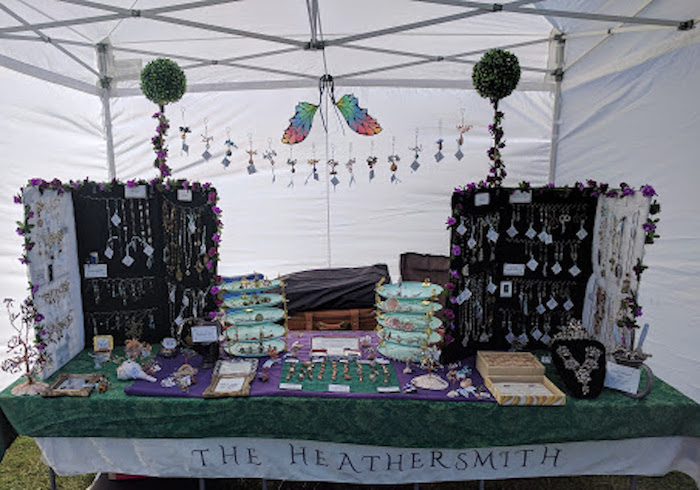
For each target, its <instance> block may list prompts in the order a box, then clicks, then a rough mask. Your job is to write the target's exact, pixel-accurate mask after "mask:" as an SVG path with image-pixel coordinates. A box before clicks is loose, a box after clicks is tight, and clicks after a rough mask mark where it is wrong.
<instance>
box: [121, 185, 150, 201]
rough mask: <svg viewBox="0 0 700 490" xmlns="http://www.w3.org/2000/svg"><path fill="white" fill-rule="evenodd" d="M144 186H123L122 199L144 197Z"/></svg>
mask: <svg viewBox="0 0 700 490" xmlns="http://www.w3.org/2000/svg"><path fill="white" fill-rule="evenodd" d="M146 191H147V189H146V186H145V185H135V186H134V187H124V199H146V197H147V194H146Z"/></svg>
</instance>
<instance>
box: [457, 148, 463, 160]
mask: <svg viewBox="0 0 700 490" xmlns="http://www.w3.org/2000/svg"><path fill="white" fill-rule="evenodd" d="M455 158H456V159H457V160H460V161H461V160H462V158H464V153H462V149H461V148H460V149H459V150H457V153H455Z"/></svg>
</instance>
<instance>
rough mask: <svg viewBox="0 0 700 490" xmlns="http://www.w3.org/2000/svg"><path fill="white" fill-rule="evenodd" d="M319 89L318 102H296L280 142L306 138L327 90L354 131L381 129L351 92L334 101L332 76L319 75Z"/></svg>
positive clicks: (377, 131)
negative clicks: (292, 114)
mask: <svg viewBox="0 0 700 490" xmlns="http://www.w3.org/2000/svg"><path fill="white" fill-rule="evenodd" d="M319 91H320V98H319V99H320V100H319V103H318V104H311V103H309V102H299V103H298V104H297V106H296V108H295V112H294V116H293V117H292V118H291V119H290V120H289V127H287V129H286V130H285V132H284V135H283V136H282V143H286V144H288V145H294V144H296V143H301V142H302V141H304V139H306V137H307V136H308V135H309V131H311V125H312V124H313V119H314V116H315V115H316V111H317V110H318V108H319V107H320V105H321V101H322V100H323V94H324V92H328V95H329V98H330V100H331V101H332V102H333V104H334V105H335V107H336V108H337V109H338V111H339V112H340V113H341V114H342V116H343V117H344V118H345V121H346V122H347V123H348V126H350V129H352V130H353V131H355V132H356V133H358V134H364V135H368V136H372V135H375V134H377V133H379V132H380V131H381V130H382V128H381V126H380V125H379V123H378V122H377V120H376V119H374V118H373V117H372V116H370V115H369V114H367V109H363V108H361V107H360V106H359V105H358V104H357V97H355V96H354V95H353V94H345V95H343V96H342V97H341V98H340V100H339V101H337V102H336V100H335V94H334V86H333V77H331V76H330V75H324V76H322V77H321V80H320V82H319ZM324 126H325V121H324Z"/></svg>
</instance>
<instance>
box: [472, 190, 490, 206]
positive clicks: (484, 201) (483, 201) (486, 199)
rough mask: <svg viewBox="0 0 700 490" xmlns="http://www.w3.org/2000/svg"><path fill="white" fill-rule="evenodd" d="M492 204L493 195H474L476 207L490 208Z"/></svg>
mask: <svg viewBox="0 0 700 490" xmlns="http://www.w3.org/2000/svg"><path fill="white" fill-rule="evenodd" d="M490 202H491V194H489V193H488V192H479V193H478V194H474V206H488V204H489V203H490Z"/></svg>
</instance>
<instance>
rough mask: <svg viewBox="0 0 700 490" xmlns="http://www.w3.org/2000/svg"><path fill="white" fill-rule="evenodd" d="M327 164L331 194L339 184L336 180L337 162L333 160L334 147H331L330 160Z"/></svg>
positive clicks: (338, 180)
mask: <svg viewBox="0 0 700 490" xmlns="http://www.w3.org/2000/svg"><path fill="white" fill-rule="evenodd" d="M327 163H328V167H329V168H330V169H331V170H330V175H331V184H333V192H335V187H336V186H337V185H338V184H340V179H338V162H337V161H336V160H335V145H331V159H330V160H328V162H327Z"/></svg>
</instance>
